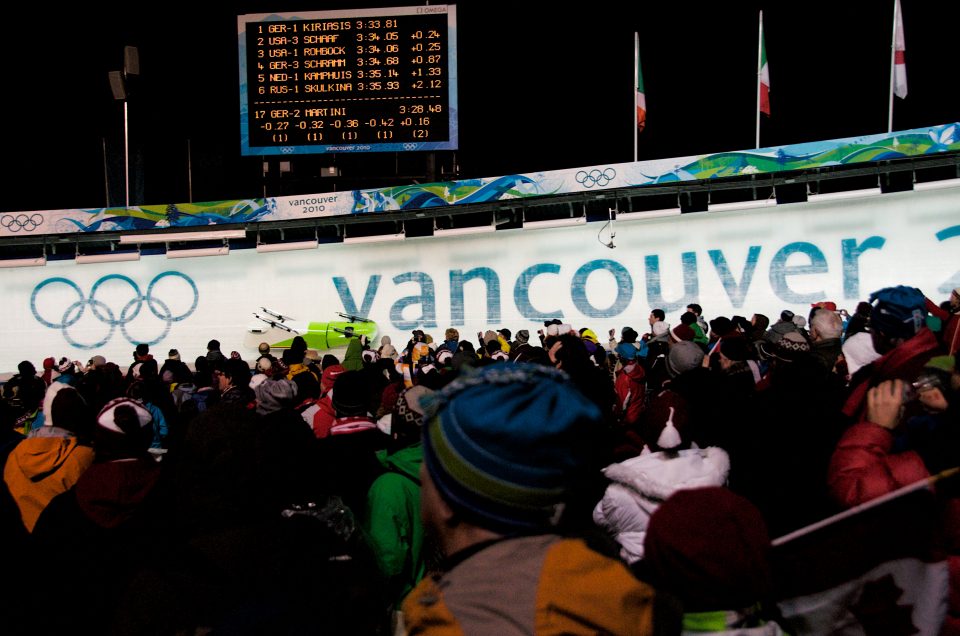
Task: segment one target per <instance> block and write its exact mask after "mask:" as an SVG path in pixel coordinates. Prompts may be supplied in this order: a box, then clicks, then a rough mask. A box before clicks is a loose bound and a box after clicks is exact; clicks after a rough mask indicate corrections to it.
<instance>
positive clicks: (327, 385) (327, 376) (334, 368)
mask: <svg viewBox="0 0 960 636" xmlns="http://www.w3.org/2000/svg"><path fill="white" fill-rule="evenodd" d="M344 371H346V369H344V368H343V365H340V364H332V365H330V366H329V367H327V368H326V369H324V370H323V374H322V375H321V376H320V385H321V386H322V387H323V388H324V389H326V390H327V391H329V390H330V389H331V388H333V384H334V382H336V381H337V376H339V375H340V374H342V373H343V372H344Z"/></svg>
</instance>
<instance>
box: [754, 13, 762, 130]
mask: <svg viewBox="0 0 960 636" xmlns="http://www.w3.org/2000/svg"><path fill="white" fill-rule="evenodd" d="M762 64H763V9H761V10H760V32H759V34H758V37H757V144H756V146H755V147H756V148H759V147H760V73H761V71H762V70H763V69H762V66H761V65H762Z"/></svg>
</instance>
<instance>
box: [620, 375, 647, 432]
mask: <svg viewBox="0 0 960 636" xmlns="http://www.w3.org/2000/svg"><path fill="white" fill-rule="evenodd" d="M646 379H647V374H646V372H645V371H644V370H643V366H642V365H640V364H629V365H627V366H625V367H624V368H623V369H622V370H621V371H620V373H618V374H617V381H616V382H615V383H614V387H613V388H614V390H615V391H616V393H617V403H616V405H614V409H613V412H614V415H615V416H616V418H617V422H618V423H620V424H624V425H629V424H634V423H636V422H637V421H638V420H639V419H640V414H641V413H643V409H644V408H645V407H646V399H645V398H646V392H647V384H646Z"/></svg>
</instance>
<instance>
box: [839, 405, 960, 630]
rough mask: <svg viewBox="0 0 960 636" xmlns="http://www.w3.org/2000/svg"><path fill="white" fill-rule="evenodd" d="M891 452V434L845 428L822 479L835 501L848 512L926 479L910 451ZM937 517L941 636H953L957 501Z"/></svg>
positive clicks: (959, 571)
mask: <svg viewBox="0 0 960 636" xmlns="http://www.w3.org/2000/svg"><path fill="white" fill-rule="evenodd" d="M892 447H893V433H891V432H890V431H888V430H887V429H885V428H883V427H882V426H879V425H877V424H874V423H873V422H861V423H858V424H854V425H853V426H851V427H850V428H849V429H847V431H846V432H845V433H844V434H843V437H842V438H841V439H840V442H839V443H838V444H837V448H836V450H835V451H834V453H833V457H832V458H831V460H830V469H829V471H828V474H827V481H828V485H829V488H830V493H831V495H832V496H833V497H834V499H836V500H837V501H838V502H839V503H840V504H842V505H843V506H844V507H845V508H852V507H853V506H856V505H859V504H861V503H864V502H865V501H869V500H871V499H876V498H877V497H880V496H882V495H885V494H887V493H889V492H892V491H894V490H896V489H898V488H902V487H903V486H907V485H909V484H912V483H915V482H917V481H920V480H921V479H926V478H927V477H929V476H930V473H929V471H928V470H927V468H926V466H925V465H924V463H923V460H922V459H921V458H920V455H918V454H917V453H916V452H915V451H904V452H901V453H892V454H891V453H890V449H891V448H892ZM941 518H942V520H943V529H944V534H945V537H946V548H947V551H948V553H949V556H948V560H947V563H948V568H949V572H950V594H949V596H948V602H947V616H946V619H945V620H944V624H943V629H942V631H941V634H951V635H953V634H960V499H957V498H951V499H949V500H948V501H947V504H946V507H945V509H944V511H943V516H942V517H941Z"/></svg>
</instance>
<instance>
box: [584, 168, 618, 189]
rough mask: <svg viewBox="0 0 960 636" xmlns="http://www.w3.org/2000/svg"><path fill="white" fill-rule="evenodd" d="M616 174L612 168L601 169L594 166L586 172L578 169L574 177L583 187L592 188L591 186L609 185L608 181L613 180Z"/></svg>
mask: <svg viewBox="0 0 960 636" xmlns="http://www.w3.org/2000/svg"><path fill="white" fill-rule="evenodd" d="M616 176H617V171H616V170H614V169H613V168H607V169H606V170H603V171H600V170H598V169H596V168H594V169H593V170H591V171H590V172H587V171H586V170H581V171H579V172H578V173H577V176H576V179H577V183H579V184H580V185H582V186H583V187H585V188H592V187H593V186H598V187H601V188H603V187H606V186H608V185H610V182H611V181H613V179H614V177H616Z"/></svg>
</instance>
